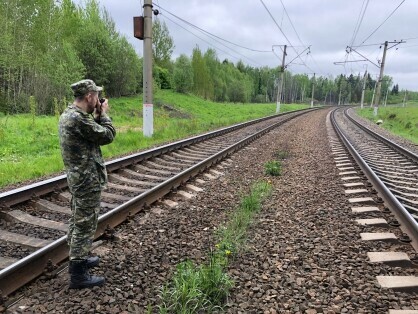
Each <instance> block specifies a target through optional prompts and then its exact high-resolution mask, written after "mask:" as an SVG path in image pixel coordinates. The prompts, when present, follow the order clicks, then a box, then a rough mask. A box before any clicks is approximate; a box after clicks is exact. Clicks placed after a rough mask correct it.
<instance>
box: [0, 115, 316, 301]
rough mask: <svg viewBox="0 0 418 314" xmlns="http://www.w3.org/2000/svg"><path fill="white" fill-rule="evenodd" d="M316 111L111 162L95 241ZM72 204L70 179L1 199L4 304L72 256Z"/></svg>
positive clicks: (20, 190)
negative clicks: (279, 128)
mask: <svg viewBox="0 0 418 314" xmlns="http://www.w3.org/2000/svg"><path fill="white" fill-rule="evenodd" d="M311 110H312V109H307V110H303V111H298V112H288V113H285V114H281V115H277V116H276V115H275V116H271V117H267V118H262V119H257V120H253V121H250V122H247V123H242V124H239V125H235V126H232V127H229V128H224V129H221V130H219V131H215V132H210V133H207V134H204V135H202V136H196V137H192V138H189V139H186V140H183V141H179V142H176V143H173V144H169V145H165V146H162V147H158V148H155V149H151V150H148V151H145V152H142V153H138V154H134V155H131V156H127V157H124V158H120V159H117V160H114V161H111V162H108V163H107V164H106V166H107V169H108V173H109V185H108V188H107V189H106V190H105V191H104V192H103V194H102V203H101V211H100V217H99V223H98V228H97V232H96V235H95V237H96V238H98V237H100V236H102V235H103V234H109V233H110V234H111V233H112V231H113V228H114V227H115V226H117V225H119V224H120V223H122V222H124V221H125V220H126V219H129V217H130V216H132V215H134V214H135V213H137V212H139V211H141V210H143V209H144V208H146V207H147V206H149V205H150V204H151V203H153V202H155V201H157V200H160V199H161V198H163V197H164V196H165V195H167V194H168V193H170V192H172V191H173V190H176V189H177V188H179V187H180V186H184V185H185V184H186V182H187V181H188V180H190V179H191V178H193V177H194V176H196V175H198V174H199V173H202V172H203V171H205V170H206V169H208V168H210V167H211V166H212V165H214V164H217V163H219V162H220V161H221V160H222V159H224V158H225V157H227V156H229V155H231V154H232V153H234V152H235V151H236V150H238V149H240V148H242V147H243V146H245V145H247V144H248V143H250V142H251V141H253V140H255V139H257V138H258V137H260V136H262V135H263V134H265V133H266V132H268V131H270V130H271V129H273V128H275V127H277V126H279V125H281V124H283V123H285V122H286V121H289V120H291V119H293V118H295V117H297V116H300V115H302V114H304V113H307V112H310V111H311ZM70 198H71V195H70V193H69V192H68V189H67V183H66V176H58V177H56V178H52V179H49V180H45V181H42V182H39V183H35V184H31V185H29V186H25V187H22V188H18V189H15V190H12V191H8V192H5V193H2V194H0V208H1V211H0V252H1V256H0V269H1V270H0V304H1V303H4V302H5V300H6V299H7V296H8V295H10V294H11V293H12V292H14V291H16V290H17V289H19V288H20V287H22V286H23V285H25V284H26V283H28V282H29V281H31V280H33V279H34V278H36V277H37V276H39V275H41V274H42V273H45V272H51V271H53V269H54V268H55V267H56V265H57V264H59V263H60V262H62V261H63V260H65V259H66V258H67V257H68V247H67V244H66V235H65V234H66V231H67V228H68V225H67V224H66V222H67V221H68V218H69V217H70V210H69V202H70ZM1 301H2V302H1Z"/></svg>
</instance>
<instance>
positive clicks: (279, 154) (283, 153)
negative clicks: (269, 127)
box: [275, 150, 289, 160]
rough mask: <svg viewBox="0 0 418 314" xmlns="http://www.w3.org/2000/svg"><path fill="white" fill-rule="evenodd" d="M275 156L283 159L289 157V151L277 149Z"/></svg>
mask: <svg viewBox="0 0 418 314" xmlns="http://www.w3.org/2000/svg"><path fill="white" fill-rule="evenodd" d="M275 157H276V158H277V160H285V159H286V158H289V152H288V151H285V150H278V151H277V152H276V153H275Z"/></svg>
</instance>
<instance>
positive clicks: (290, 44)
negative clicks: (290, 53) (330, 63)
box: [260, 0, 314, 72]
mask: <svg viewBox="0 0 418 314" xmlns="http://www.w3.org/2000/svg"><path fill="white" fill-rule="evenodd" d="M260 2H261V3H262V5H263V6H264V8H265V9H266V11H267V13H268V14H269V15H270V17H271V19H272V20H273V22H274V24H276V26H277V28H278V29H279V30H280V32H281V33H282V35H283V36H284V38H286V40H287V42H288V43H289V46H290V47H292V49H293V50H294V51H295V52H296V55H298V54H299V52H298V51H297V50H296V49H295V48H294V46H293V45H292V43H291V42H290V40H289V38H287V36H286V34H285V33H284V32H283V30H282V28H281V27H280V26H279V24H278V23H277V21H276V19H275V18H274V16H273V14H271V12H270V10H269V8H268V7H267V6H266V4H265V3H264V1H263V0H260ZM299 59H300V60H301V61H302V63H303V64H304V66H305V67H306V68H308V69H309V70H310V71H312V72H314V71H313V70H312V69H311V68H310V67H308V65H307V64H306V63H305V62H304V61H303V60H302V58H301V57H300V56H299Z"/></svg>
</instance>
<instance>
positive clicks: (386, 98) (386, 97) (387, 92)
mask: <svg viewBox="0 0 418 314" xmlns="http://www.w3.org/2000/svg"><path fill="white" fill-rule="evenodd" d="M388 94H389V86H388V89H387V90H386V96H385V107H386V104H387V102H388Z"/></svg>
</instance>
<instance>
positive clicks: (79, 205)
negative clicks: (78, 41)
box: [59, 80, 116, 289]
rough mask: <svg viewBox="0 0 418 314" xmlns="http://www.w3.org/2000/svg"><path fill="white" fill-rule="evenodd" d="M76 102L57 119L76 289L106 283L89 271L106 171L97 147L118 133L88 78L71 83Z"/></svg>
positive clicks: (72, 283)
mask: <svg viewBox="0 0 418 314" xmlns="http://www.w3.org/2000/svg"><path fill="white" fill-rule="evenodd" d="M71 88H72V90H73V92H74V97H75V100H74V103H73V104H70V105H69V106H68V107H67V109H66V110H65V111H64V112H63V114H62V115H61V117H60V120H59V139H60V144H61V153H62V158H63V160H64V165H65V168H66V172H67V181H68V186H69V189H70V192H71V195H72V199H71V212H72V215H71V218H70V224H69V230H68V238H67V241H68V245H69V247H70V254H69V255H70V267H69V272H70V274H71V281H70V288H74V289H80V288H86V287H93V286H101V285H103V284H104V281H105V279H104V277H96V276H91V275H90V274H89V268H92V267H94V266H97V265H98V263H99V258H98V257H97V256H96V257H89V256H88V255H89V251H90V248H91V244H92V241H93V239H94V234H95V232H96V229H97V219H98V215H99V210H100V195H101V191H102V190H103V189H104V188H105V186H106V183H107V173H106V168H105V165H104V160H103V157H102V152H101V150H100V145H106V144H109V143H111V142H112V141H113V139H114V138H115V135H116V131H115V128H114V127H113V125H112V121H111V119H110V118H109V117H108V116H107V114H106V113H107V112H108V110H109V105H108V102H107V100H105V101H104V102H103V103H100V101H99V92H100V91H101V90H102V88H101V87H98V86H96V84H95V83H94V82H93V81H92V80H82V81H79V82H77V83H74V84H73V85H71Z"/></svg>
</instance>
